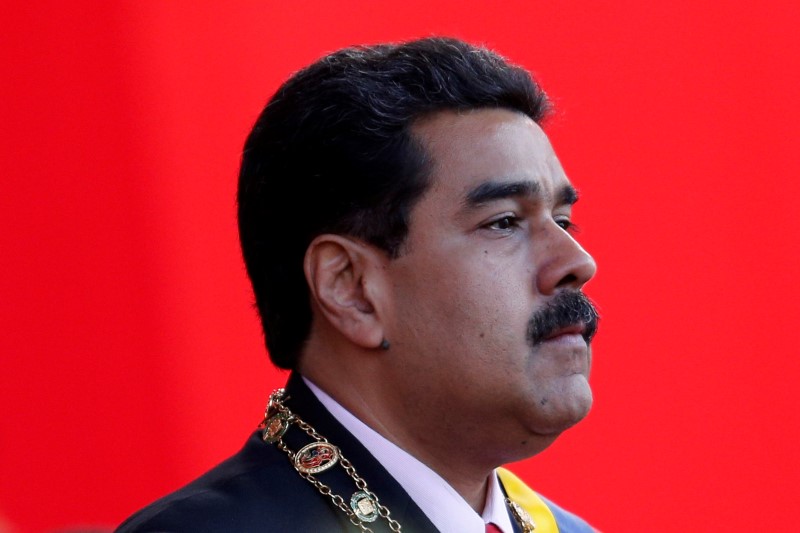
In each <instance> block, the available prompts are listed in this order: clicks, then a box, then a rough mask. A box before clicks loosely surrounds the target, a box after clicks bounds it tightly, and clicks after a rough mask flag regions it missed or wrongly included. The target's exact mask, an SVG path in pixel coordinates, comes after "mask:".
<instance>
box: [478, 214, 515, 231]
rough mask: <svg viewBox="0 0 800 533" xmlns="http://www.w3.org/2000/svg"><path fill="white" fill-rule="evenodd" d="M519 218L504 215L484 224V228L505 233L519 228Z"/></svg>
mask: <svg viewBox="0 0 800 533" xmlns="http://www.w3.org/2000/svg"><path fill="white" fill-rule="evenodd" d="M519 223H520V218H519V217H518V216H516V215H504V216H502V217H500V218H497V219H495V220H492V221H491V222H489V223H488V224H486V226H484V227H486V228H489V229H494V230H500V231H507V230H510V229H511V228H516V227H519Z"/></svg>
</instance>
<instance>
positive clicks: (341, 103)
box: [239, 39, 597, 465]
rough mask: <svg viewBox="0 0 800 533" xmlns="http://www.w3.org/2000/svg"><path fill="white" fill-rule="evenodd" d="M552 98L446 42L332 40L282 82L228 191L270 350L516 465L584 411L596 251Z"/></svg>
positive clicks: (491, 58) (410, 427)
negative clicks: (553, 136)
mask: <svg viewBox="0 0 800 533" xmlns="http://www.w3.org/2000/svg"><path fill="white" fill-rule="evenodd" d="M548 109H549V108H548V102H547V99H546V97H545V95H544V93H543V92H542V91H541V90H540V89H539V87H538V86H537V85H536V83H535V82H534V81H533V80H532V79H531V77H530V75H529V74H528V73H527V72H525V71H524V70H522V69H520V68H518V67H514V66H511V65H509V64H508V63H506V62H505V61H504V60H503V59H502V58H500V57H499V56H497V55H495V54H493V53H492V52H489V51H487V50H484V49H480V48H474V47H472V46H470V45H468V44H465V43H462V42H460V41H455V40H449V39H425V40H421V41H414V42H411V43H407V44H404V45H399V46H377V47H371V48H358V49H348V50H344V51H341V52H337V53H335V54H332V55H330V56H327V57H325V58H323V59H322V60H320V61H319V62H317V63H315V64H314V65H312V66H310V67H308V68H307V69H305V70H303V71H301V72H299V73H298V74H296V75H295V76H294V77H293V78H292V79H290V80H289V81H288V82H287V83H286V84H284V85H283V86H282V87H281V89H279V91H278V93H277V94H276V95H275V97H274V98H273V99H272V100H271V101H270V103H269V104H268V105H267V107H266V108H265V110H264V112H263V113H262V115H261V116H260V117H259V119H258V122H257V123H256V126H255V127H254V129H253V132H252V133H251V135H250V137H249V138H248V140H247V143H246V145H245V153H244V160H243V164H242V172H241V176H240V188H239V215H240V219H239V220H240V232H241V240H242V247H243V250H244V257H245V261H246V264H247V269H248V273H249V275H250V277H251V280H252V282H253V286H254V289H255V294H256V301H257V304H258V307H259V310H260V312H261V317H262V321H263V324H264V330H265V334H266V340H267V346H268V348H269V351H270V354H271V357H272V359H273V361H274V362H275V363H276V364H277V365H278V366H282V367H284V368H295V369H296V368H300V370H301V371H303V372H304V373H306V374H307V375H309V374H316V375H309V377H311V378H312V379H313V380H317V379H328V380H329V383H328V384H327V385H329V387H344V389H341V390H339V391H334V392H336V393H340V394H338V395H337V399H339V400H340V401H342V402H343V403H344V404H345V406H346V407H348V408H351V409H355V410H360V411H359V412H358V413H357V414H358V415H359V416H361V417H362V419H363V418H366V419H369V420H366V421H367V423H369V424H371V425H373V427H375V426H381V427H382V428H383V431H382V432H383V433H384V434H385V435H387V434H391V438H392V439H393V440H394V441H395V442H398V443H401V444H402V445H403V446H404V447H406V449H413V450H415V451H417V452H419V451H420V450H421V449H423V450H425V451H424V452H422V453H423V454H424V453H428V452H430V453H433V454H434V455H437V453H438V456H439V457H451V458H452V457H453V456H452V451H448V449H449V448H448V447H450V446H452V445H453V443H454V442H459V443H460V444H459V445H460V450H461V451H462V452H464V453H468V454H469V455H470V457H472V459H476V458H477V457H478V456H479V455H480V454H482V453H486V454H487V455H486V457H485V458H484V459H485V461H484V463H485V464H487V465H488V464H496V462H497V461H498V460H500V461H508V460H515V459H519V458H522V457H525V456H527V455H531V454H534V453H537V452H538V451H540V450H541V449H542V448H543V446H546V445H548V444H549V443H550V442H552V439H554V438H555V437H556V436H557V435H558V434H560V433H561V432H562V431H563V430H564V429H566V428H568V427H570V426H571V425H572V424H574V423H575V422H577V421H578V420H580V419H581V418H583V416H585V415H586V413H587V412H588V410H589V407H590V406H591V402H592V395H591V390H590V388H589V385H588V381H587V379H588V374H589V368H590V364H591V356H590V350H589V342H590V341H591V338H592V336H593V335H594V332H595V329H596V326H597V314H596V312H595V310H594V308H593V307H592V305H591V304H590V303H589V301H588V300H587V299H586V297H585V296H583V293H582V292H581V289H582V287H583V285H584V284H585V283H586V282H587V281H588V280H589V279H590V278H591V277H592V276H593V275H594V272H595V264H594V261H593V260H592V258H591V257H590V256H589V255H588V254H587V253H586V252H585V251H584V250H583V249H582V248H581V247H580V246H579V245H578V243H577V242H576V241H575V239H574V238H573V236H572V231H573V229H574V228H573V224H572V221H571V213H572V206H573V204H574V203H575V202H576V201H577V197H578V195H577V191H576V190H575V189H574V188H573V187H572V185H571V184H570V182H569V180H568V179H567V177H566V175H565V173H564V171H563V169H562V168H561V165H560V163H559V161H558V159H557V158H556V156H555V153H554V152H553V149H552V147H551V146H550V143H549V141H548V139H547V137H546V135H545V134H544V132H543V131H542V129H541V127H540V125H539V124H540V122H541V121H542V119H543V118H544V117H545V116H546V114H547V112H548ZM384 339H386V340H388V341H389V342H390V343H391V348H390V349H389V351H388V352H386V351H384V350H381V349H380V346H381V344H382V340H384ZM354 390H355V391H356V392H353V391H354ZM329 392H330V391H329ZM348 394H355V396H356V397H355V398H353V397H350V398H347V397H346V396H347V395H348ZM434 429H435V431H436V432H437V436H436V437H435V438H434V437H432V436H426V435H429V433H430V432H431V431H432V430H434ZM498 435H502V438H499V437H498ZM437 446H441V447H442V448H441V449H439V450H438V451H432V450H433V449H435V448H436V447H437ZM432 462H434V460H432ZM479 462H480V461H479Z"/></svg>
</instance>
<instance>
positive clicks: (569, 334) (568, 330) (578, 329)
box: [543, 324, 586, 342]
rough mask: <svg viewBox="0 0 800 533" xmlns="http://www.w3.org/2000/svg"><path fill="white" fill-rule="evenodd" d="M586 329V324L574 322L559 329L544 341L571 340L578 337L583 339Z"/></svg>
mask: <svg viewBox="0 0 800 533" xmlns="http://www.w3.org/2000/svg"><path fill="white" fill-rule="evenodd" d="M584 331H586V325H585V324H573V325H572V326H568V327H565V328H561V329H558V330H556V331H554V332H553V333H551V334H550V335H548V336H547V337H545V338H544V341H543V342H553V341H569V340H574V339H575V338H576V337H577V338H579V339H580V340H581V341H583V340H584V339H583V332H584Z"/></svg>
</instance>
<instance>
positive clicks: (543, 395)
mask: <svg viewBox="0 0 800 533" xmlns="http://www.w3.org/2000/svg"><path fill="white" fill-rule="evenodd" d="M413 132H414V134H415V136H416V137H417V138H418V139H419V140H420V141H422V143H423V145H424V146H425V148H426V150H427V151H428V154H429V155H430V156H431V158H432V161H433V169H432V172H431V180H430V181H431V182H430V186H429V189H428V190H427V192H426V193H425V195H424V196H423V198H422V199H421V200H420V201H419V202H418V203H417V204H416V206H415V207H414V209H413V211H412V213H411V221H410V224H409V233H408V237H407V240H406V243H405V248H404V252H403V253H402V254H401V256H400V257H399V258H397V259H395V260H393V261H390V262H389V263H388V264H387V273H388V275H389V279H390V282H391V298H392V300H391V301H392V303H393V305H392V306H391V308H390V310H389V311H388V315H390V316H387V318H388V320H387V322H386V324H387V331H386V337H387V338H388V339H389V340H390V341H391V343H392V349H391V351H390V352H388V353H387V354H386V357H387V364H389V365H390V369H389V372H390V374H391V375H387V381H386V383H387V385H386V393H387V394H389V395H396V397H395V400H396V401H397V402H398V403H399V404H401V405H402V407H401V409H402V410H404V414H405V415H407V416H408V418H409V419H411V420H415V421H417V422H418V423H419V428H424V427H426V421H427V422H432V423H434V424H435V426H434V427H436V428H437V430H441V432H442V435H449V436H450V438H454V437H455V438H460V437H462V436H463V437H465V438H467V435H470V436H476V437H478V438H477V440H481V439H482V438H484V437H483V436H485V437H486V438H491V434H492V433H494V435H495V437H494V439H495V440H496V439H497V434H498V433H499V432H502V435H503V436H504V438H505V437H508V438H509V439H519V444H520V446H522V448H525V446H526V441H527V439H528V437H531V436H540V437H541V436H544V437H552V438H555V436H557V435H558V434H559V433H560V432H561V431H563V430H564V429H566V428H568V427H570V426H571V425H573V424H574V423H576V422H578V421H579V420H580V419H582V418H583V417H584V416H585V415H586V413H587V412H588V410H589V408H590V407H591V403H592V393H591V389H590V388H589V383H588V381H587V379H588V375H589V367H590V364H591V354H590V349H589V347H588V345H587V344H588V342H587V341H588V340H590V336H591V334H592V333H593V328H594V327H595V326H596V315H594V311H593V309H592V308H591V307H589V306H588V304H587V303H586V301H585V300H584V299H583V297H582V294H581V293H580V289H581V287H583V285H584V284H585V283H586V282H587V281H589V279H591V277H592V276H593V275H594V273H595V263H594V261H593V260H592V258H591V257H590V256H589V255H588V254H587V253H586V252H585V251H584V250H583V249H582V248H581V247H580V245H579V244H578V243H577V242H576V241H575V240H574V238H573V236H572V235H571V232H570V229H569V225H570V220H571V212H572V204H573V203H574V201H575V200H576V194H575V192H574V189H572V187H571V185H570V183H569V181H568V180H567V178H566V176H565V174H564V171H563V169H562V168H561V165H560V164H559V162H558V159H557V158H556V156H555V153H554V152H553V149H552V148H551V146H550V143H549V142H548V140H547V137H546V136H545V134H544V133H543V132H542V130H541V129H540V128H539V126H537V125H536V124H535V123H534V122H533V121H532V120H531V119H530V118H528V117H526V116H524V115H522V114H519V113H515V112H512V111H508V110H501V109H490V110H474V111H469V112H462V113H455V112H442V113H438V114H436V115H434V116H432V117H429V118H427V119H425V120H423V121H421V122H420V123H418V124H417V125H415V127H414V129H413ZM554 305H555V307H553V306H554ZM532 317H538V320H535V321H533V322H532V321H531V319H532ZM587 326H588V327H589V329H590V330H591V331H586V330H585V328H586V327H587ZM427 426H428V427H430V424H427ZM463 433H466V435H462V434H463ZM430 437H431V438H434V437H433V436H432V435H431V436H430ZM472 440H476V439H472ZM532 440H536V439H532ZM462 442H463V441H462ZM514 444H515V445H516V444H517V442H515V443H514ZM530 446H534V444H531V445H530ZM518 451H520V450H515V451H514V452H511V451H509V453H510V454H512V455H513V454H514V453H516V452H518Z"/></svg>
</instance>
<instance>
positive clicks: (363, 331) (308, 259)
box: [303, 234, 384, 348]
mask: <svg viewBox="0 0 800 533" xmlns="http://www.w3.org/2000/svg"><path fill="white" fill-rule="evenodd" d="M381 260H382V254H381V253H380V252H379V251H378V250H376V249H375V248H374V247H372V246H369V245H366V244H364V243H362V242H360V241H357V240H355V239H352V238H348V237H344V236H342V235H330V234H324V235H319V236H318V237H317V238H315V239H314V240H313V241H312V242H311V244H310V245H309V246H308V249H307V250H306V255H305V260H304V262H303V269H304V271H305V275H306V281H307V282H308V286H309V289H310V291H311V297H312V298H313V299H314V301H315V302H316V304H317V308H318V309H319V310H320V312H321V313H322V315H323V316H324V317H325V318H326V319H327V321H328V322H329V323H330V324H331V325H333V327H335V328H336V329H337V330H338V331H339V332H340V333H341V334H342V335H344V336H345V337H347V338H348V339H349V340H350V341H351V342H352V343H353V344H356V345H358V346H361V347H362V348H378V347H379V346H380V344H381V342H382V341H383V336H384V331H383V324H382V323H381V321H380V316H379V313H378V312H377V311H376V310H377V309H379V308H380V301H379V299H380V295H381V294H382V291H381V289H380V287H381V284H382V281H383V278H382V274H381V273H382V268H381V264H380V263H381Z"/></svg>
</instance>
